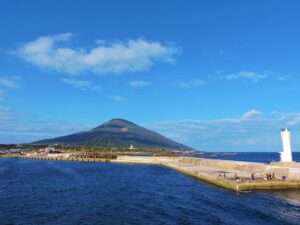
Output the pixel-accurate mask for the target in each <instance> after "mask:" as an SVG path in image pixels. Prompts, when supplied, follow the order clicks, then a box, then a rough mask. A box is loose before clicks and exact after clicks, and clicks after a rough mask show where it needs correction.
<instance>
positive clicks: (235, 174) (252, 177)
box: [219, 172, 285, 181]
mask: <svg viewBox="0 0 300 225" xmlns="http://www.w3.org/2000/svg"><path fill="white" fill-rule="evenodd" d="M219 177H223V178H230V177H228V176H227V175H226V172H223V173H219ZM233 178H234V180H236V181H241V180H242V178H241V177H240V176H239V175H238V174H237V173H236V172H235V173H234V176H233ZM243 179H246V180H248V179H251V180H256V179H263V180H275V179H277V177H276V176H275V173H272V174H271V173H266V174H265V176H264V175H262V174H261V175H260V176H259V177H257V176H256V175H255V173H251V175H250V178H247V177H243ZM282 179H283V180H284V179H285V177H282Z"/></svg>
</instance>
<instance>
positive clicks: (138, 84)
mask: <svg viewBox="0 0 300 225" xmlns="http://www.w3.org/2000/svg"><path fill="white" fill-rule="evenodd" d="M128 84H129V86H131V87H134V88H140V87H148V86H150V85H152V82H150V81H145V80H133V81H130V82H129V83H128Z"/></svg>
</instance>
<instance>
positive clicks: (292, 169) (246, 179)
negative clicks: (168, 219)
mask: <svg viewBox="0 0 300 225" xmlns="http://www.w3.org/2000/svg"><path fill="white" fill-rule="evenodd" d="M1 157H2V158H20V159H35V160H70V161H79V162H95V163H96V162H109V163H125V164H143V165H160V166H165V167H168V168H171V169H174V170H176V171H179V172H181V173H184V174H187V175H190V176H193V177H195V178H197V179H199V180H201V181H204V182H207V183H210V184H213V185H216V186H219V187H222V188H226V189H229V190H233V191H247V190H274V189H295V188H300V163H280V162H278V163H271V164H263V163H254V162H242V161H230V160H214V159H204V158H193V157H167V156H118V157H117V158H115V159H104V158H81V157H74V156H72V155H70V156H59V155H53V156H50V155H48V156H26V155H2V156H1ZM265 174H273V177H272V179H270V180H267V179H266V178H265ZM237 177H238V178H237Z"/></svg>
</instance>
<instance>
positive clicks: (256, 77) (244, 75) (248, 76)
mask: <svg viewBox="0 0 300 225" xmlns="http://www.w3.org/2000/svg"><path fill="white" fill-rule="evenodd" d="M267 77H268V75H267V74H261V73H257V72H251V71H242V72H239V73H231V74H227V75H225V76H224V78H225V79H226V80H228V81H233V80H239V79H244V80H249V81H252V82H254V83H256V82H258V81H261V80H263V79H266V78H267Z"/></svg>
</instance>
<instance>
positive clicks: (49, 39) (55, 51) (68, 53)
mask: <svg viewBox="0 0 300 225" xmlns="http://www.w3.org/2000/svg"><path fill="white" fill-rule="evenodd" d="M73 36H74V35H73V34H71V33H64V34H58V35H53V36H42V37H39V38H37V39H36V40H34V41H31V42H29V43H26V44H25V45H24V46H22V47H21V48H19V49H18V50H17V52H16V53H17V54H18V55H19V56H20V57H21V58H22V59H23V60H25V61H26V62H28V63H31V64H33V65H35V66H38V67H40V68H44V69H50V70H54V71H57V72H62V73H66V74H82V73H95V74H105V73H114V74H119V73H122V72H135V71H144V70H147V69H149V68H150V67H151V66H152V65H153V64H154V63H156V62H165V63H174V62H175V61H176V60H175V58H174V57H175V55H177V54H179V53H180V48H178V47H176V46H174V45H171V44H166V45H164V44H161V43H159V42H154V41H147V40H144V39H136V40H135V39H129V40H128V41H127V42H121V41H118V42H110V43H107V42H106V41H103V40H102V41H97V45H96V46H95V47H93V48H90V49H89V48H84V47H81V48H75V47H68V46H70V40H71V38H72V37H73Z"/></svg>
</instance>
